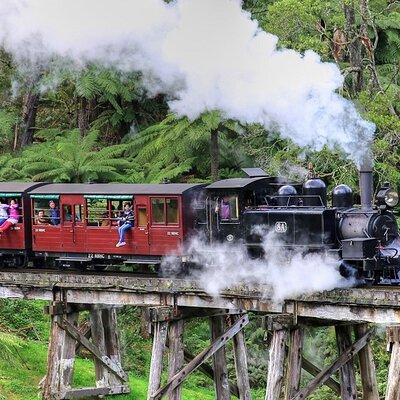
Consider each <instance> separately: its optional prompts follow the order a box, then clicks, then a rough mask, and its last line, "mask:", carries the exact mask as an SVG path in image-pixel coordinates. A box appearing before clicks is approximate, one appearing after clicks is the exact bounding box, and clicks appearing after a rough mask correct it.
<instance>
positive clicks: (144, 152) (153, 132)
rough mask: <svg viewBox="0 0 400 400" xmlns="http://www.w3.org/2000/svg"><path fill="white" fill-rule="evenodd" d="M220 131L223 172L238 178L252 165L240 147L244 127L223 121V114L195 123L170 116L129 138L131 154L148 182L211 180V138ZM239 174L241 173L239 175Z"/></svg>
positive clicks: (214, 114)
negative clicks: (238, 174) (247, 166)
mask: <svg viewBox="0 0 400 400" xmlns="http://www.w3.org/2000/svg"><path fill="white" fill-rule="evenodd" d="M212 130H218V134H219V141H220V150H221V163H222V171H223V172H225V173H226V174H235V172H236V171H238V170H239V168H240V167H241V166H244V165H245V164H246V163H247V162H248V158H246V156H245V154H244V152H243V150H242V148H241V147H240V146H237V144H238V141H237V140H236V139H237V137H238V133H239V132H240V127H239V125H238V124H237V123H235V122H233V121H225V120H223V119H221V117H220V116H219V113H217V112H210V113H205V114H203V115H202V116H200V117H199V118H198V119H196V120H194V121H190V120H189V119H188V118H180V119H178V118H176V116H174V115H172V114H171V115H168V116H167V117H166V118H165V119H164V120H163V121H161V122H160V123H159V124H155V125H152V126H150V127H149V128H147V129H145V130H144V131H142V132H140V133H139V134H137V135H135V136H133V137H132V138H128V141H127V144H128V146H129V153H130V154H132V155H133V157H134V161H135V163H137V164H139V165H141V166H142V167H143V169H144V174H145V175H144V178H145V180H146V181H147V182H162V181H165V180H170V181H176V180H180V179H182V178H183V177H186V178H189V179H190V177H191V176H193V175H194V176H195V177H196V178H200V179H201V178H203V179H207V178H208V177H209V173H210V157H209V156H208V155H209V152H210V150H209V147H210V144H209V143H210V135H211V131H212ZM236 173H237V172H236Z"/></svg>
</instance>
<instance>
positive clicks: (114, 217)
mask: <svg viewBox="0 0 400 400" xmlns="http://www.w3.org/2000/svg"><path fill="white" fill-rule="evenodd" d="M110 207H111V225H113V226H114V225H118V218H119V217H120V216H121V214H122V212H123V208H124V201H123V200H110Z"/></svg>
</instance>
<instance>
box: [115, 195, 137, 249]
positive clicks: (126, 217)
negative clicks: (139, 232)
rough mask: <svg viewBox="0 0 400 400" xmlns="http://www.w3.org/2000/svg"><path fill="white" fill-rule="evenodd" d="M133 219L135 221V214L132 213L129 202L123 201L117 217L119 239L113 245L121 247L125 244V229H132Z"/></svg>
mask: <svg viewBox="0 0 400 400" xmlns="http://www.w3.org/2000/svg"><path fill="white" fill-rule="evenodd" d="M134 221H135V215H134V213H133V210H132V206H131V203H129V202H128V203H125V204H124V210H123V212H122V215H121V216H120V218H119V228H118V234H119V240H118V243H117V244H116V245H115V247H121V246H125V245H126V242H125V234H126V232H127V231H129V230H130V229H132V226H133V224H134Z"/></svg>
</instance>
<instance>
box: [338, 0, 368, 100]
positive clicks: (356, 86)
mask: <svg viewBox="0 0 400 400" xmlns="http://www.w3.org/2000/svg"><path fill="white" fill-rule="evenodd" d="M343 11H344V15H345V36H346V40H347V48H348V53H349V63H350V68H349V69H348V73H350V74H351V77H352V78H351V91H352V93H353V94H357V93H359V92H360V91H361V90H362V88H363V85H364V79H363V63H362V45H361V41H360V36H359V31H358V26H357V24H356V10H355V5H354V1H353V0H344V2H343Z"/></svg>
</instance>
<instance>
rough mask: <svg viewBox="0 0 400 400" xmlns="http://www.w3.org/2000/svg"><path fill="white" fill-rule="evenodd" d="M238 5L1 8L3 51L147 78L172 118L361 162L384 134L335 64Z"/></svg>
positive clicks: (193, 0) (121, 0)
mask: <svg viewBox="0 0 400 400" xmlns="http://www.w3.org/2000/svg"><path fill="white" fill-rule="evenodd" d="M277 40H278V39H277V37H276V36H273V35H271V34H269V33H266V32H264V31H262V30H261V29H260V28H259V26H258V24H257V22H256V21H254V20H252V19H251V18H250V15H249V14H248V13H247V12H245V11H243V10H242V9H241V2H240V1H239V0H176V1H173V2H171V3H169V4H166V3H164V2H163V1H162V0H145V1H143V0H113V1H110V0H84V1H82V0H68V1H66V0H1V3H0V43H3V45H4V47H5V48H6V50H7V51H9V52H11V53H12V54H13V56H14V58H15V59H16V61H17V62H18V63H19V65H20V66H21V67H23V68H25V67H26V66H27V65H28V64H29V65H30V66H32V65H35V66H40V67H41V68H43V67H44V68H48V67H49V65H50V64H51V63H53V64H54V61H55V60H58V61H59V60H60V59H61V60H62V62H64V63H67V62H68V65H69V66H71V67H73V68H77V69H79V68H82V67H84V66H85V65H86V64H88V63H97V64H101V65H104V66H107V67H113V68H117V69H118V70H121V71H127V72H128V71H129V72H130V71H140V72H141V73H142V74H143V82H144V85H145V87H146V89H147V91H148V92H149V94H150V95H154V94H156V93H160V92H161V93H166V94H167V95H168V98H169V106H170V108H171V110H172V111H174V112H175V113H177V114H178V115H180V116H183V115H186V116H188V117H189V118H196V117H197V116H198V115H199V114H201V113H202V112H204V111H207V110H213V109H219V110H221V112H222V113H223V115H224V116H225V117H226V118H233V119H237V120H239V121H241V122H244V123H261V124H262V125H264V126H265V127H266V128H270V129H271V128H273V129H278V130H279V131H280V132H281V134H282V136H284V137H287V138H291V139H292V140H294V141H295V142H296V143H297V144H299V145H301V146H312V147H314V148H316V149H319V148H321V147H322V146H323V145H324V144H326V143H328V144H331V145H332V144H340V145H341V147H342V148H343V149H344V150H345V151H346V152H347V153H349V154H350V156H351V158H352V159H353V160H354V161H355V162H356V163H357V164H361V163H362V162H363V161H364V159H365V157H367V156H368V155H369V150H368V148H369V144H370V142H371V140H372V137H373V134H374V130H375V127H374V125H373V124H371V123H369V122H367V121H364V120H363V119H362V118H361V117H360V115H359V113H358V112H357V110H356V108H355V106H354V105H353V104H352V103H351V102H349V101H347V100H345V99H344V98H342V97H341V96H340V95H338V94H337V93H336V90H337V89H339V88H340V87H341V86H342V84H343V77H342V76H341V74H340V71H339V69H338V68H337V67H336V65H335V64H332V63H324V62H322V61H321V59H320V57H319V56H318V55H317V54H316V53H314V52H312V51H307V52H306V53H305V54H304V55H301V54H299V53H297V52H295V51H292V50H279V49H277V47H276V45H277Z"/></svg>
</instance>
